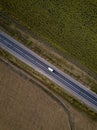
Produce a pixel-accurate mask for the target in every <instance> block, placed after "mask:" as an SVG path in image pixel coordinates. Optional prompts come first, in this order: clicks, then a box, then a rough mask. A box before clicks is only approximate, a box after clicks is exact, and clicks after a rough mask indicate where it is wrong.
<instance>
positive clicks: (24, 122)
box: [0, 62, 70, 130]
mask: <svg viewBox="0 0 97 130" xmlns="http://www.w3.org/2000/svg"><path fill="white" fill-rule="evenodd" d="M64 129H66V130H70V126H69V121H68V116H67V113H66V112H65V111H64V109H63V108H62V107H61V106H60V105H59V104H58V103H57V102H56V101H55V100H54V99H52V98H51V97H50V96H49V95H47V94H46V93H45V92H44V91H43V90H42V89H40V88H39V87H37V83H35V82H30V81H29V79H28V78H24V77H22V76H20V75H18V73H15V72H14V71H12V68H10V67H7V66H6V65H5V64H4V63H1V62H0V130H64Z"/></svg>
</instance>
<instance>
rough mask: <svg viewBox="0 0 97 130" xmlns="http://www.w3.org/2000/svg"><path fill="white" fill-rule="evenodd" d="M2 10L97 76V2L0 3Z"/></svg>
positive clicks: (39, 0)
mask: <svg viewBox="0 0 97 130" xmlns="http://www.w3.org/2000/svg"><path fill="white" fill-rule="evenodd" d="M0 3H1V5H2V7H3V10H5V11H6V12H8V13H9V14H10V15H12V16H14V17H15V18H16V19H18V20H19V21H20V22H21V23H23V24H24V25H26V26H27V27H29V28H30V29H31V30H32V31H34V32H36V33H37V34H38V35H40V36H41V37H42V38H44V39H46V40H48V41H49V42H50V43H51V44H53V45H54V46H55V47H57V48H58V49H60V51H62V52H63V53H64V54H66V55H69V56H70V57H73V58H75V59H77V60H78V61H80V62H81V63H83V64H84V65H86V66H87V67H88V68H90V69H91V70H92V71H94V72H95V73H97V2H96V0H14V1H13V0H10V1H9V0H1V1H0Z"/></svg>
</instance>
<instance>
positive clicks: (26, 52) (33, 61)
mask: <svg viewBox="0 0 97 130" xmlns="http://www.w3.org/2000/svg"><path fill="white" fill-rule="evenodd" d="M0 47H1V48H3V49H5V50H6V51H8V52H9V53H11V54H12V55H14V56H15V57H16V58H18V59H20V60H21V61H23V62H24V63H26V64H27V65H29V66H30V67H32V68H34V69H35V70H37V71H39V72H40V73H42V74H43V75H45V76H46V77H48V78H49V79H51V80H52V81H54V82H55V83H56V84H58V85H59V86H60V87H62V88H64V89H65V90H66V91H67V92H69V94H71V95H72V96H74V97H75V98H77V99H78V100H80V101H81V102H83V103H85V104H86V105H87V106H89V107H90V108H91V109H93V110H94V111H96V112H97V94H95V93H94V92H92V91H91V90H89V89H87V88H86V87H85V86H83V85H82V84H80V83H79V82H77V81H76V80H74V79H73V78H71V77H70V76H68V75H67V74H65V73H63V72H62V71H60V70H59V69H58V68H56V67H55V66H53V65H52V64H50V63H49V62H47V61H46V60H44V59H43V58H41V57H39V56H38V55H37V54H36V53H34V52H32V51H31V50H30V49H28V48H27V47H25V46H24V45H22V44H21V43H19V42H17V41H16V40H14V39H13V38H12V37H10V36H8V35H7V34H5V33H4V32H2V31H0Z"/></svg>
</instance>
